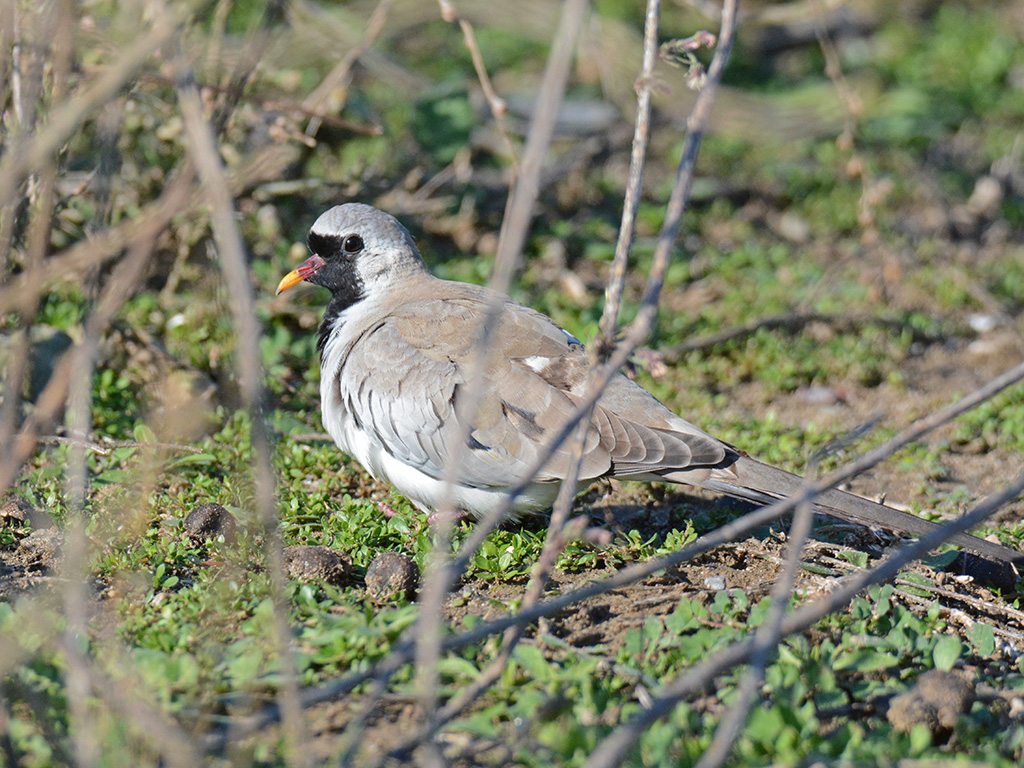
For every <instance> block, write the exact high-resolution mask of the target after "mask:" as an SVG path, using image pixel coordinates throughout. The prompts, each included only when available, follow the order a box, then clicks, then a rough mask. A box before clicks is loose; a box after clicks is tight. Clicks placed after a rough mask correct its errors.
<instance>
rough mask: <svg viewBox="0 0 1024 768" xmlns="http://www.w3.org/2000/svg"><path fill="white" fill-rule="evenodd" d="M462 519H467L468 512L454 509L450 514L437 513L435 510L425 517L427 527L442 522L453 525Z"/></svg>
mask: <svg viewBox="0 0 1024 768" xmlns="http://www.w3.org/2000/svg"><path fill="white" fill-rule="evenodd" d="M464 517H469V512H467V511H466V510H464V509H454V510H452V511H450V512H438V511H436V510H435V511H433V512H431V513H430V514H428V515H427V525H435V524H437V523H439V522H441V521H442V520H445V521H447V522H449V523H455V522H458V521H459V520H461V519H462V518H464Z"/></svg>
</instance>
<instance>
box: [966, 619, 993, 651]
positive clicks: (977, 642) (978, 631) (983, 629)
mask: <svg viewBox="0 0 1024 768" xmlns="http://www.w3.org/2000/svg"><path fill="white" fill-rule="evenodd" d="M967 639H968V640H970V641H971V645H973V646H974V650H975V651H977V653H978V655H979V656H991V655H992V654H993V653H995V650H996V633H995V630H994V629H992V626H991V625H990V624H982V623H981V622H980V621H976V622H975V623H974V624H972V625H971V626H970V628H969V629H968V630H967Z"/></svg>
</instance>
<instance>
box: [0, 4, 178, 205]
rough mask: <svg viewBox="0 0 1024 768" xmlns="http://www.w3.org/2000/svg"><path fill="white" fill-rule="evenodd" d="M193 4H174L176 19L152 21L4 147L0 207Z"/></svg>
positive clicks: (0, 165) (164, 38) (173, 29)
mask: <svg viewBox="0 0 1024 768" xmlns="http://www.w3.org/2000/svg"><path fill="white" fill-rule="evenodd" d="M193 4H194V3H182V4H180V5H177V6H176V10H175V16H176V18H175V19H168V20H165V19H161V20H159V21H154V22H153V24H151V25H150V27H149V28H148V29H147V30H146V32H145V33H144V34H143V35H142V37H140V38H139V39H138V40H136V41H135V42H134V43H133V44H132V45H130V46H129V47H128V48H127V49H126V50H124V52H122V53H121V55H120V56H119V57H118V59H117V61H116V62H115V63H114V64H112V65H111V66H110V67H109V68H108V69H107V70H106V71H105V72H103V73H102V74H101V75H100V76H99V77H98V78H97V79H96V80H95V81H93V82H92V83H90V84H89V85H87V86H85V87H83V88H82V89H81V90H79V91H77V92H76V93H75V95H73V96H72V97H71V98H70V99H68V100H67V101H66V102H64V104H63V105H62V106H61V107H60V108H59V109H56V110H54V111H53V112H52V113H51V114H50V116H49V119H48V120H47V122H46V124H45V125H44V126H42V127H41V128H39V129H38V130H37V131H35V132H34V133H32V134H30V135H28V136H26V137H25V138H23V139H22V140H20V141H17V142H15V143H14V144H13V145H11V146H8V147H7V151H6V152H5V153H4V156H3V159H2V160H0V208H5V207H7V206H8V205H9V204H10V202H11V200H12V199H13V197H14V194H15V191H16V190H17V187H18V184H19V183H20V181H21V179H22V178H24V176H25V175H26V174H27V173H30V172H31V171H33V170H35V169H37V168H41V167H44V166H45V165H46V164H47V163H48V162H49V160H50V157H51V156H52V154H53V153H54V152H55V151H57V149H58V148H59V147H60V146H61V145H62V144H64V142H65V141H67V139H68V137H70V136H71V135H72V134H73V133H74V132H75V131H76V130H78V128H79V127H80V126H81V124H82V122H83V121H84V120H85V118H86V116H87V115H88V114H89V113H90V112H93V111H95V110H96V109H98V108H99V107H100V106H102V105H103V104H106V103H107V102H108V101H110V99H112V98H113V97H114V95H115V94H116V93H117V92H118V91H120V90H121V89H122V88H123V87H124V86H125V84H126V83H127V82H128V81H129V80H130V79H131V78H132V77H133V76H134V75H135V73H136V72H137V71H138V70H139V68H140V67H142V66H143V65H144V64H145V63H146V62H147V61H148V60H149V59H151V58H152V56H153V54H154V52H156V51H159V50H160V49H161V48H162V47H163V45H164V44H165V43H166V42H167V41H168V40H169V39H170V38H171V36H172V35H174V34H175V33H176V32H177V31H178V30H179V28H180V24H181V21H182V20H183V19H184V18H186V17H187V16H188V15H189V14H190V13H192V11H193V7H192V6H193Z"/></svg>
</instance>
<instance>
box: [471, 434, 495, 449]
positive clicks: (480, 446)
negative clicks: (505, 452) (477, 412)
mask: <svg viewBox="0 0 1024 768" xmlns="http://www.w3.org/2000/svg"><path fill="white" fill-rule="evenodd" d="M466 445H468V446H469V447H470V448H472V449H473V450H474V451H489V450H491V447H490V446H489V445H484V444H483V443H481V442H480V441H479V440H477V439H476V438H475V437H473V433H472V432H471V433H470V434H469V436H468V437H467V438H466Z"/></svg>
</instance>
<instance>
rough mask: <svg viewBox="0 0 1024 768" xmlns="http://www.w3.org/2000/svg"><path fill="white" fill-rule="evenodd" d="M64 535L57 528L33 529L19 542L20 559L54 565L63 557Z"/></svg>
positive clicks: (18, 554) (29, 562)
mask: <svg viewBox="0 0 1024 768" xmlns="http://www.w3.org/2000/svg"><path fill="white" fill-rule="evenodd" d="M63 544H64V537H63V536H62V535H61V533H60V531H58V530H57V529H56V528H43V529H41V530H38V531H32V533H30V534H29V535H28V536H26V537H25V538H24V539H22V540H21V541H20V542H19V544H18V551H17V553H16V555H17V557H18V559H20V560H21V562H23V563H25V564H42V565H48V566H49V565H53V564H54V563H56V562H58V561H59V560H60V559H61V557H62V554H61V547H62V546H63Z"/></svg>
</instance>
